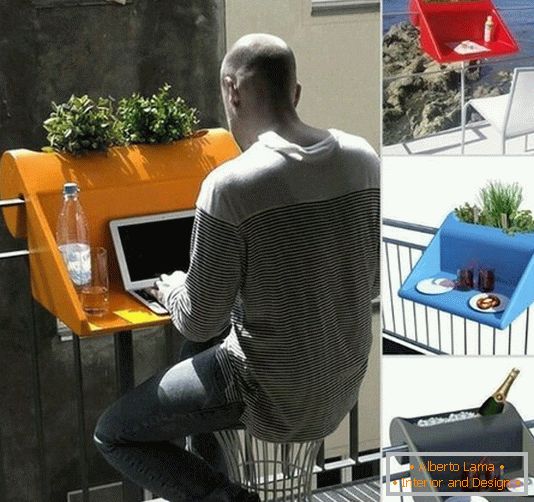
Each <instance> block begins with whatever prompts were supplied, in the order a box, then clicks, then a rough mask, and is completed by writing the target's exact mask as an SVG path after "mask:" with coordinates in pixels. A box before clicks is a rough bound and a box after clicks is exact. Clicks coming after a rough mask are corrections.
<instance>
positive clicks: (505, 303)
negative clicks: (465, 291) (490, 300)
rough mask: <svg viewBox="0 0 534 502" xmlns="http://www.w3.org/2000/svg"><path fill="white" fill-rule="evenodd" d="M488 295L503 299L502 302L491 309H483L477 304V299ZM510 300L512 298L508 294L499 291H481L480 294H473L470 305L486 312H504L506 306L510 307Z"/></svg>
mask: <svg viewBox="0 0 534 502" xmlns="http://www.w3.org/2000/svg"><path fill="white" fill-rule="evenodd" d="M488 295H492V296H496V297H497V298H498V299H499V300H500V301H501V303H500V304H499V305H497V306H496V307H493V308H490V309H481V308H480V307H479V306H478V305H477V301H478V300H479V299H480V298H486V297H487V296H488ZM509 301H510V299H509V298H508V297H507V296H504V295H499V294H498V293H479V294H478V295H475V296H472V297H471V298H470V299H469V306H470V307H471V308H472V309H474V310H476V311H478V312H482V313H484V314H496V313H497V312H502V311H503V310H504V309H506V307H508V302H509Z"/></svg>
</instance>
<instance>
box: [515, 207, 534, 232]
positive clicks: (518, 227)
mask: <svg viewBox="0 0 534 502" xmlns="http://www.w3.org/2000/svg"><path fill="white" fill-rule="evenodd" d="M509 231H510V232H511V233H522V232H534V218H533V217H532V211H530V210H528V209H527V210H522V211H518V212H517V214H516V215H515V218H514V219H513V221H512V225H511V227H510V228H509Z"/></svg>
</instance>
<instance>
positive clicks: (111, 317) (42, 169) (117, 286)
mask: <svg viewBox="0 0 534 502" xmlns="http://www.w3.org/2000/svg"><path fill="white" fill-rule="evenodd" d="M239 153H240V152H239V147H238V146H237V144H236V143H235V141H234V139H233V137H232V136H231V135H230V133H228V132H227V131H225V130H223V129H212V130H206V131H201V132H200V133H198V134H197V135H196V136H195V137H193V138H189V139H184V140H181V141H176V142H174V143H172V144H169V145H136V146H129V147H115V148H111V149H110V150H109V151H108V152H107V153H92V154H89V155H86V156H82V157H73V156H70V155H62V154H58V153H40V152H33V151H29V150H11V151H8V152H6V153H4V155H3V156H2V159H1V161H0V195H1V198H4V199H10V198H16V197H23V198H24V199H25V201H26V204H25V205H26V207H25V208H24V207H14V208H6V209H4V210H3V212H4V217H5V221H6V224H7V228H8V229H9V232H10V233H11V234H12V235H13V236H14V237H18V238H26V239H27V240H28V249H29V252H30V257H29V261H30V275H31V287H32V295H33V297H34V298H35V299H36V300H37V301H38V302H39V303H40V304H41V305H43V306H44V307H45V308H46V309H47V310H49V311H50V312H51V313H52V314H53V315H54V316H56V317H57V318H59V319H60V320H61V321H63V322H64V323H65V324H66V325H67V326H69V328H71V329H72V331H73V332H74V333H76V334H77V335H79V336H80V337H88V336H94V335H101V334H106V333H108V334H109V333H114V332H119V331H125V330H126V331H129V330H132V329H137V328H143V327H147V326H154V325H161V324H165V323H167V322H168V320H169V318H168V317H165V316H158V315H156V314H153V313H152V312H151V311H150V310H149V309H147V308H146V307H144V306H143V305H142V304H141V303H139V302H137V301H136V300H135V299H134V298H133V297H132V296H130V295H129V294H128V293H126V292H125V291H124V289H123V285H122V281H121V279H120V273H119V269H118V264H117V260H116V257H115V254H114V251H113V245H112V241H111V235H110V232H109V228H108V223H109V221H110V220H112V219H117V218H124V217H129V216H137V215H146V214H155V213H161V212H167V211H177V210H182V209H191V208H193V207H194V205H195V200H196V198H197V195H198V192H199V190H200V185H201V183H202V180H203V179H204V178H205V177H206V175H207V174H208V173H209V172H210V171H211V170H212V169H214V168H215V167H217V166H218V165H220V164H222V163H224V162H226V161H227V160H230V159H232V158H234V157H236V156H237V155H238V154H239ZM69 181H70V182H76V183H78V185H79V186H80V200H81V203H82V206H83V208H84V211H85V213H86V214H87V219H88V221H89V226H90V237H91V244H92V245H96V246H103V247H105V248H106V249H108V252H109V258H110V260H109V261H110V264H109V270H110V313H109V314H108V315H106V316H103V317H94V318H93V317H88V316H87V315H86V314H85V313H84V311H83V310H82V307H81V304H80V301H79V298H78V295H77V293H76V291H75V289H74V286H73V285H72V283H71V280H70V278H69V275H68V272H67V269H66V267H65V266H64V264H63V260H62V258H61V254H60V252H59V250H58V248H57V244H56V240H55V232H56V222H57V217H58V214H59V210H60V205H61V200H62V199H61V190H62V187H63V184H64V183H65V182H69ZM179 238H180V237H179V236H176V237H175V239H178V241H177V242H176V244H177V245H179V244H180V243H179ZM185 245H189V243H186V244H185Z"/></svg>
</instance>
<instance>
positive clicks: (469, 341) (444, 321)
mask: <svg viewBox="0 0 534 502" xmlns="http://www.w3.org/2000/svg"><path fill="white" fill-rule="evenodd" d="M383 228H384V230H383V232H384V236H383V238H382V246H383V251H382V256H383V265H382V333H383V336H384V337H385V338H387V339H389V340H391V341H393V342H396V343H398V344H401V345H404V346H406V347H408V348H410V349H412V350H415V351H417V352H420V353H422V354H450V355H532V354H534V335H533V334H532V331H533V330H534V327H533V326H532V324H533V323H532V322H531V308H532V307H529V308H528V309H527V310H526V311H525V312H524V313H523V314H521V315H520V316H519V317H518V318H517V319H516V320H515V321H514V322H513V323H512V324H511V325H510V326H509V327H508V328H507V329H505V330H499V329H496V328H491V327H488V326H483V325H481V324H479V323H477V322H474V321H470V320H467V319H464V318H462V317H458V316H456V315H453V314H449V313H448V312H443V311H441V310H437V309H434V308H432V307H427V306H424V305H420V304H416V303H414V302H412V301H410V300H405V299H402V298H400V297H399V296H398V294H397V292H398V290H399V288H400V286H401V285H402V283H403V282H404V280H405V279H406V278H407V277H408V274H409V273H410V272H411V270H412V269H413V267H414V265H415V264H416V263H417V260H418V259H419V257H420V256H421V254H422V253H423V251H424V250H425V249H426V245H427V244H428V242H429V241H430V239H431V238H432V236H433V235H434V234H435V233H436V231H437V229H436V228H433V227H427V226H423V225H416V224H413V223H407V222H403V221H396V220H390V219H384V220H383Z"/></svg>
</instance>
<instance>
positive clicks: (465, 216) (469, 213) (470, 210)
mask: <svg viewBox="0 0 534 502" xmlns="http://www.w3.org/2000/svg"><path fill="white" fill-rule="evenodd" d="M477 212H478V213H479V214H480V208H479V207H478V206H477V205H476V204H475V205H473V206H472V205H471V204H469V203H468V202H466V203H465V204H464V205H463V206H460V207H457V208H456V209H455V210H454V213H455V214H456V216H458V218H459V219H460V220H462V221H464V222H465V223H475V213H477Z"/></svg>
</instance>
